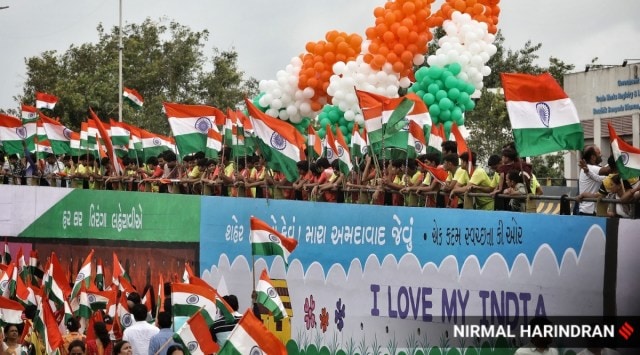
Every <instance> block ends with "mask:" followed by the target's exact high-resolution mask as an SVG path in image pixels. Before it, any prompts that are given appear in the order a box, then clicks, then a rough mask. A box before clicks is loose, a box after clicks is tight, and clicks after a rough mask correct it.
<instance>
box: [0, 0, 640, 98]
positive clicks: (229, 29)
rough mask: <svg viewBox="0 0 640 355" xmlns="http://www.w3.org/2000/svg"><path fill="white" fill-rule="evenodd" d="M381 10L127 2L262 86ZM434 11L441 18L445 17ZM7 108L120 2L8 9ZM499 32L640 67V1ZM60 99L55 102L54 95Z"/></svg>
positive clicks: (339, 4)
mask: <svg viewBox="0 0 640 355" xmlns="http://www.w3.org/2000/svg"><path fill="white" fill-rule="evenodd" d="M384 2H385V1H383V0H321V1H304V0H297V1H296V0H273V1H263V0H233V1H229V0H182V1H176V0H152V1H150V0H144V1H143V0H123V6H122V10H123V22H124V23H132V22H134V23H140V22H142V21H143V20H144V19H145V18H147V17H149V18H151V19H155V20H157V19H159V18H160V17H163V16H164V17H167V18H169V19H173V20H176V21H177V22H179V23H181V24H183V25H186V26H189V27H190V28H191V29H192V30H194V31H201V30H204V29H207V30H209V32H210V37H209V42H208V43H207V45H206V49H205V54H206V55H207V56H209V57H210V56H211V54H212V48H213V47H216V48H218V49H221V50H227V49H235V50H236V51H237V52H238V54H239V66H240V69H241V70H243V71H244V72H245V73H246V74H247V75H250V76H253V77H255V78H256V79H258V80H262V79H275V75H276V72H277V71H278V70H280V69H284V68H285V66H286V65H287V64H288V63H289V61H290V59H291V58H292V57H294V56H297V55H299V54H301V53H302V52H304V46H305V43H307V42H309V41H314V42H315V41H319V40H321V39H324V35H325V33H326V32H327V31H330V30H339V31H344V32H348V33H358V34H360V35H361V36H362V37H365V35H364V33H365V30H366V28H367V27H369V26H372V25H373V24H374V16H373V9H374V8H375V7H376V6H380V5H382V4H384ZM441 3H442V1H441V0H438V1H436V4H435V5H434V6H433V8H432V9H433V11H435V10H436V9H437V8H439V7H440V4H441ZM2 6H9V8H8V9H4V10H0V48H2V54H0V68H2V70H1V74H0V108H4V109H7V108H17V107H19V103H16V102H14V101H13V99H12V97H13V96H14V95H17V94H20V93H22V86H23V84H24V80H25V65H24V60H25V58H27V57H32V56H38V55H39V54H40V53H42V52H43V51H46V50H57V51H58V52H59V53H62V52H64V51H66V49H68V48H69V46H70V45H72V44H74V45H79V44H82V43H87V42H92V43H95V42H96V41H97V31H96V26H97V25H98V24H99V23H102V24H103V25H104V26H105V27H106V28H111V27H112V26H114V25H117V24H118V1H117V0H109V1H107V0H81V1H69V0H66V1H64V0H63V1H60V0H0V7H2ZM500 7H501V10H502V11H501V13H500V22H499V23H498V28H500V29H501V30H502V33H503V35H504V37H505V39H506V47H507V48H511V49H520V48H522V47H523V45H524V43H525V42H526V41H528V40H531V41H532V42H533V43H542V49H541V50H540V51H539V54H540V57H541V61H540V62H539V63H538V64H539V65H542V66H547V65H548V58H549V57H550V56H554V57H557V58H559V59H561V60H563V61H565V62H566V63H569V64H574V65H575V66H576V70H583V69H584V65H585V64H587V63H589V62H590V61H591V59H592V58H594V57H598V58H599V61H598V63H600V64H620V63H622V60H623V59H624V58H638V59H640V44H639V43H640V42H639V40H640V18H639V17H638V16H639V14H640V1H637V0H613V1H606V2H603V1H595V0H537V1H522V0H503V1H502V2H501V3H500ZM52 94H55V93H52Z"/></svg>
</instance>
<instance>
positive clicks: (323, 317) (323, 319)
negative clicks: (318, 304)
mask: <svg viewBox="0 0 640 355" xmlns="http://www.w3.org/2000/svg"><path fill="white" fill-rule="evenodd" d="M328 326H329V312H327V308H326V307H322V311H321V312H320V328H321V329H322V332H323V333H326V331H327V327H328Z"/></svg>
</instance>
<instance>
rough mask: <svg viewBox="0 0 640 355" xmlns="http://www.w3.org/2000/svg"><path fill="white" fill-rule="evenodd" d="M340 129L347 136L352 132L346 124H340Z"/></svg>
mask: <svg viewBox="0 0 640 355" xmlns="http://www.w3.org/2000/svg"><path fill="white" fill-rule="evenodd" d="M340 131H342V135H343V136H345V137H346V136H350V134H348V133H349V128H348V127H347V126H346V125H344V126H340Z"/></svg>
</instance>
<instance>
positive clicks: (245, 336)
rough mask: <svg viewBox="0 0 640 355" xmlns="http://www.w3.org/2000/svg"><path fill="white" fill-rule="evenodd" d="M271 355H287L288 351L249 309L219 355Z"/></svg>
mask: <svg viewBox="0 0 640 355" xmlns="http://www.w3.org/2000/svg"><path fill="white" fill-rule="evenodd" d="M246 354H269V355H286V354H287V349H286V348H285V347H284V345H283V344H282V342H281V341H280V339H278V338H277V337H276V336H275V335H274V334H273V333H271V331H269V329H267V327H265V326H264V324H262V322H261V321H260V320H259V319H258V318H256V316H255V315H253V312H252V311H251V309H248V310H247V311H246V312H245V313H244V315H243V316H242V318H241V319H240V321H239V322H238V324H237V325H236V327H235V328H234V329H233V331H232V332H231V334H230V335H229V338H228V339H227V342H226V343H224V346H222V349H220V351H219V352H218V355H246Z"/></svg>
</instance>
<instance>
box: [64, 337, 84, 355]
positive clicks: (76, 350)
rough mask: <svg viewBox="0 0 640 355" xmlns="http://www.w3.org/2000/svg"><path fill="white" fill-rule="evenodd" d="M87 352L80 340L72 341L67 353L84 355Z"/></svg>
mask: <svg viewBox="0 0 640 355" xmlns="http://www.w3.org/2000/svg"><path fill="white" fill-rule="evenodd" d="M86 350H87V348H86V346H85V345H84V342H83V341H82V340H74V341H72V342H71V343H70V344H69V347H68V348H67V351H68V352H69V355H84V354H85V351H86Z"/></svg>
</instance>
